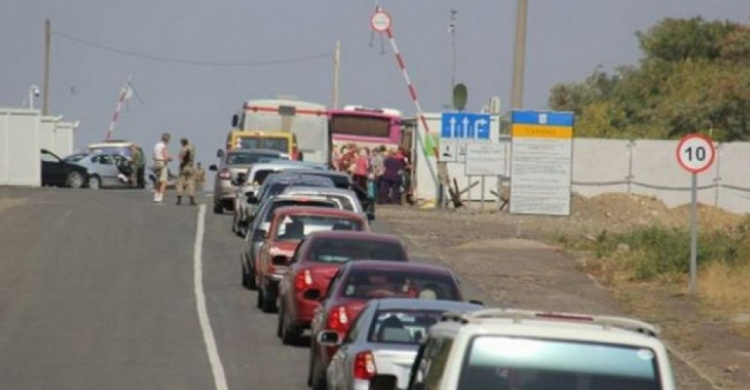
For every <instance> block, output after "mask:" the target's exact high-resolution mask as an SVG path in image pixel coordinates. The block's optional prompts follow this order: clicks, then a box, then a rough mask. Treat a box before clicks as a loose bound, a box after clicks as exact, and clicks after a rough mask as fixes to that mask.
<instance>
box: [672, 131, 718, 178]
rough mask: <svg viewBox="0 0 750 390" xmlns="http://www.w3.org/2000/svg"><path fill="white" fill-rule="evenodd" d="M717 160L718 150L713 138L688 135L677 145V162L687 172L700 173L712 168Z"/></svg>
mask: <svg viewBox="0 0 750 390" xmlns="http://www.w3.org/2000/svg"><path fill="white" fill-rule="evenodd" d="M714 159H716V148H715V147H714V143H713V141H712V140H711V138H709V137H706V136H705V135H702V134H687V135H685V136H684V137H682V139H681V140H680V143H679V144H677V162H678V163H679V164H680V166H682V168H684V169H685V170H686V171H688V172H691V173H700V172H703V171H705V170H706V169H708V168H710V167H711V165H712V164H713V163H714Z"/></svg>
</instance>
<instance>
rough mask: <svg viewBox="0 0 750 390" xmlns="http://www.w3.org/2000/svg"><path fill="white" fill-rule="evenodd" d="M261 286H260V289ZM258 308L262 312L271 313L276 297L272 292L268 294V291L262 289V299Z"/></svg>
mask: <svg viewBox="0 0 750 390" xmlns="http://www.w3.org/2000/svg"><path fill="white" fill-rule="evenodd" d="M262 289H263V288H262V287H261V290H262ZM261 301H262V302H261V307H260V309H261V310H262V311H263V312H264V313H273V312H274V311H276V297H275V296H273V294H269V293H268V291H263V299H262V300H261Z"/></svg>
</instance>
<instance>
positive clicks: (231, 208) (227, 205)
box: [221, 199, 234, 211]
mask: <svg viewBox="0 0 750 390" xmlns="http://www.w3.org/2000/svg"><path fill="white" fill-rule="evenodd" d="M221 203H223V206H224V208H225V209H227V210H229V211H234V201H233V200H231V199H230V200H224V201H223V202H221Z"/></svg>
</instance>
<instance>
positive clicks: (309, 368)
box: [307, 345, 315, 387]
mask: <svg viewBox="0 0 750 390" xmlns="http://www.w3.org/2000/svg"><path fill="white" fill-rule="evenodd" d="M313 356H315V348H313V346H312V345H311V346H310V362H309V363H308V364H307V387H312V385H313V376H314V375H313V368H315V367H313V364H314V363H315V358H314V357H313Z"/></svg>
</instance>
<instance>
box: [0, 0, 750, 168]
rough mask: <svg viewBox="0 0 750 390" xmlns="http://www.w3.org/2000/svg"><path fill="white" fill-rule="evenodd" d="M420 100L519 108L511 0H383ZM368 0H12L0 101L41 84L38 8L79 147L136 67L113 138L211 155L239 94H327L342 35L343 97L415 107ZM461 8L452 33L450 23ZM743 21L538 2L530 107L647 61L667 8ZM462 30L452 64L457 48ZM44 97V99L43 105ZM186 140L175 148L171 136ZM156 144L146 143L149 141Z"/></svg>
mask: <svg viewBox="0 0 750 390" xmlns="http://www.w3.org/2000/svg"><path fill="white" fill-rule="evenodd" d="M378 2H379V4H380V5H381V6H382V7H383V8H384V9H385V10H386V11H388V13H389V14H390V15H391V18H392V31H393V34H394V39H395V42H396V44H397V46H398V48H399V50H400V52H401V53H402V55H403V56H404V59H405V62H406V68H407V71H408V73H409V76H410V77H411V79H412V81H413V83H414V86H415V87H416V90H417V93H418V96H419V100H420V102H421V104H422V106H423V109H424V111H426V112H440V111H447V110H449V109H448V108H447V107H446V106H447V105H449V103H450V102H451V79H452V77H454V78H455V81H456V82H460V83H464V84H465V85H466V86H467V87H468V91H469V93H468V96H469V98H468V104H467V107H466V110H467V111H479V110H480V109H481V108H482V106H484V105H485V104H486V103H487V101H488V100H489V99H490V98H491V97H492V96H499V97H500V98H501V101H502V109H503V111H506V110H507V109H508V108H509V102H510V95H511V80H512V71H513V69H512V60H513V58H512V56H513V44H514V38H515V19H516V1H514V0H463V1H460V0H378ZM375 4H376V2H375V1H370V0H316V1H309V0H274V1H256V0H244V1H239V0H221V1H205V0H201V1H199V0H128V1H114V0H2V1H1V2H0V49H1V50H2V56H0V64H1V68H0V69H2V73H0V106H10V107H20V106H21V105H22V104H23V103H24V98H26V97H27V95H28V91H29V88H30V86H31V85H38V86H39V87H41V86H42V82H43V69H44V66H43V64H44V21H45V19H47V18H49V19H51V22H52V30H53V35H52V45H51V48H52V49H51V53H52V55H51V77H50V114H54V115H64V118H65V120H71V121H75V120H79V121H80V127H79V128H78V130H77V131H76V135H75V146H76V148H83V147H84V146H85V145H86V144H88V143H91V142H97V141H100V140H102V139H103V137H104V134H105V131H106V129H107V127H108V126H109V124H110V121H111V118H112V114H113V112H114V110H115V105H116V103H117V99H118V94H119V91H120V88H121V87H122V85H123V84H124V83H125V82H126V80H127V79H128V77H131V82H132V85H133V87H134V88H135V91H136V95H135V96H134V97H133V98H132V99H131V100H130V101H129V102H128V104H127V105H126V107H125V108H124V109H123V112H122V113H121V115H120V118H119V121H118V123H117V126H116V128H115V132H114V136H113V138H117V139H128V140H133V141H135V142H138V143H140V144H141V145H144V147H146V149H147V150H149V149H150V148H151V146H152V145H153V143H155V142H156V141H157V138H158V136H159V134H160V133H162V132H164V131H168V132H171V133H172V134H173V137H176V138H180V137H188V138H190V139H191V140H192V141H193V143H194V144H195V145H196V146H197V149H198V157H199V160H200V161H204V162H205V163H206V164H210V163H214V162H215V160H216V159H215V152H216V149H217V148H220V147H221V146H222V144H223V141H224V138H225V137H226V133H227V132H228V131H229V127H230V121H231V116H232V114H233V113H234V112H235V111H236V110H238V109H239V108H240V107H241V105H242V102H243V101H246V100H250V99H264V98H275V97H278V96H282V95H283V96H294V97H296V98H298V99H301V100H306V101H312V102H318V103H322V104H325V105H328V106H331V105H332V96H333V73H334V72H333V52H334V48H335V42H336V41H340V42H341V48H342V50H341V72H340V79H339V80H340V90H339V96H340V98H339V99H340V104H341V105H344V104H361V105H365V106H370V107H389V108H397V109H400V110H402V111H403V112H404V113H405V114H408V115H413V114H414V113H415V112H416V110H415V107H414V104H413V102H412V100H411V98H410V97H409V94H408V92H407V89H406V83H405V81H404V78H403V76H402V74H401V72H400V70H399V68H398V67H397V64H396V61H395V58H394V55H393V50H392V49H391V46H390V42H389V41H388V39H387V37H385V36H381V35H379V34H376V33H374V32H373V31H372V30H371V28H370V17H371V15H372V13H373V11H374V8H375ZM451 10H456V11H457V14H456V28H455V31H454V35H453V36H452V35H451V33H450V32H449V19H450V13H451ZM693 16H702V17H703V18H705V19H708V20H716V19H719V20H730V21H735V22H743V23H747V22H748V18H749V17H750V0H627V1H625V0H565V1H561V0H529V9H528V27H527V28H528V30H527V48H526V69H525V79H524V108H527V109H545V108H547V97H548V93H549V90H550V88H551V87H552V86H554V85H555V84H558V83H568V82H574V81H580V80H582V79H583V78H585V77H586V76H587V75H588V74H590V73H591V71H592V70H593V69H594V68H596V67H597V66H602V67H603V68H604V69H605V70H607V71H611V70H613V69H614V68H616V67H617V66H620V65H630V64H637V62H638V59H639V57H640V51H639V48H638V43H637V40H636V37H635V33H636V32H637V31H645V30H647V29H648V28H649V27H650V26H653V25H654V24H655V23H656V22H658V21H659V20H661V19H663V18H666V17H672V18H689V17H693ZM453 38H455V53H456V57H455V58H456V62H455V69H456V71H455V73H453V72H452V69H453V52H454V45H453V42H454V39H453ZM41 102H42V100H41V98H37V99H35V105H36V106H37V107H40V106H41ZM172 149H174V150H176V146H174V145H172ZM147 153H149V152H147Z"/></svg>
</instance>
